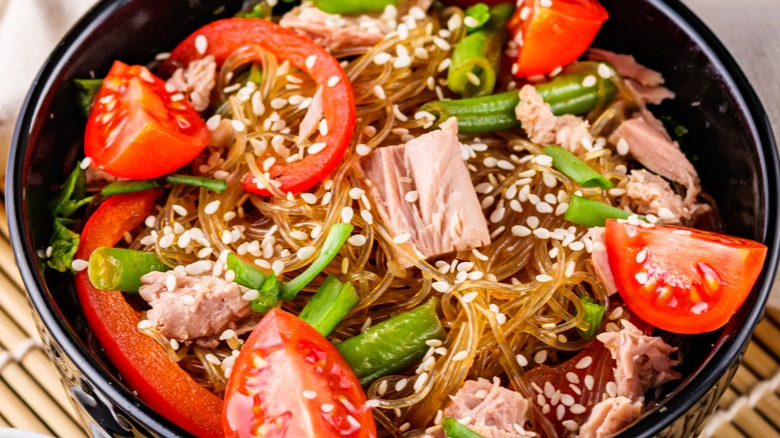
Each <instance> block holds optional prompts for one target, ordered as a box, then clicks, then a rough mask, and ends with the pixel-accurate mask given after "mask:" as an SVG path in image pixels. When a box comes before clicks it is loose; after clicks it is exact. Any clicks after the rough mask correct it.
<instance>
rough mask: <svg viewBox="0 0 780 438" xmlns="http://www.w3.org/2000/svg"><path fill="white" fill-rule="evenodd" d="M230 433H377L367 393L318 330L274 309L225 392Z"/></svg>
mask: <svg viewBox="0 0 780 438" xmlns="http://www.w3.org/2000/svg"><path fill="white" fill-rule="evenodd" d="M224 409H225V410H224V415H223V424H224V432H225V436H227V437H255V436H263V437H269V438H273V437H284V436H287V437H300V438H306V437H320V438H330V437H334V438H335V437H375V436H376V425H375V424H374V418H373V417H372V415H371V409H370V408H369V407H368V406H366V395H365V393H363V389H362V388H361V387H360V383H359V382H358V379H357V377H355V374H354V373H353V372H352V369H350V367H349V365H348V364H347V362H346V361H345V360H344V358H343V357H341V355H340V354H339V352H338V350H336V347H334V346H333V344H331V343H330V342H329V341H328V340H327V339H325V337H324V336H322V335H321V334H320V333H319V332H317V330H315V329H314V328H312V327H311V326H310V325H309V324H307V323H305V322H304V321H302V320H301V319H299V318H298V317H296V316H294V315H291V314H289V313H287V312H284V311H282V310H280V309H273V310H271V311H270V312H268V314H266V316H265V317H263V319H262V320H261V321H260V323H259V324H258V325H257V326H256V327H255V329H254V331H253V332H252V334H251V335H250V336H249V338H248V339H247V341H246V343H245V344H244V346H243V347H242V348H241V354H239V356H238V359H237V360H236V363H235V365H234V366H233V371H232V372H231V375H230V380H229V381H228V387H227V390H226V392H225V407H224Z"/></svg>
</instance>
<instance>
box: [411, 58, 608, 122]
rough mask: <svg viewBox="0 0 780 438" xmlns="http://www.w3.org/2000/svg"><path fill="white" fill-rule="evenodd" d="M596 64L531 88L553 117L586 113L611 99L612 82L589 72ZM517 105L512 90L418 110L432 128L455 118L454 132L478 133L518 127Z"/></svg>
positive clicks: (583, 64)
mask: <svg viewBox="0 0 780 438" xmlns="http://www.w3.org/2000/svg"><path fill="white" fill-rule="evenodd" d="M597 65H598V64H597V63H591V62H588V63H581V65H580V68H578V69H576V71H573V72H571V73H564V74H561V75H559V76H557V77H555V78H554V79H552V80H551V81H549V82H544V83H539V84H535V85H534V88H536V91H537V92H538V93H539V94H540V95H541V96H542V99H544V101H545V103H547V104H548V105H550V109H551V110H552V112H553V114H555V115H556V116H560V115H563V114H574V115H582V114H586V113H588V112H589V111H591V110H593V109H594V108H597V107H599V106H601V105H604V104H605V103H607V102H609V101H611V100H612V99H613V98H614V97H615V85H614V84H613V83H612V80H611V79H610V78H609V77H607V78H604V77H601V76H598V75H593V74H592V73H591V71H596V70H598V68H597ZM588 76H593V79H594V81H585V78H586V77H588ZM591 82H592V83H591ZM519 102H520V96H519V93H518V92H517V91H514V90H513V91H506V92H503V93H498V94H493V95H490V96H482V97H474V98H470V99H460V100H439V101H434V102H428V103H426V104H425V105H423V106H422V107H421V108H420V111H426V112H428V113H430V114H432V115H433V116H434V117H435V126H437V125H438V124H439V123H443V122H444V121H445V120H447V119H449V118H450V117H456V118H457V119H458V132H461V133H463V134H479V133H483V132H492V131H497V130H506V129H514V128H519V127H520V122H519V121H518V120H517V117H516V116H515V108H516V107H517V104H518V103H519Z"/></svg>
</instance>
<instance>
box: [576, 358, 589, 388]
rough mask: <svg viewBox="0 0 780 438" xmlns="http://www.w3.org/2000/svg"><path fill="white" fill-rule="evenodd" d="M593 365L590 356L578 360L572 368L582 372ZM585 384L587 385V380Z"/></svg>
mask: <svg viewBox="0 0 780 438" xmlns="http://www.w3.org/2000/svg"><path fill="white" fill-rule="evenodd" d="M592 363H593V358H592V357H590V356H585V357H583V358H582V359H580V360H579V361H578V362H577V364H576V365H574V368H577V369H578V370H584V369H585V368H587V367H589V366H590V365H591V364H592ZM585 383H586V384H587V378H586V381H585Z"/></svg>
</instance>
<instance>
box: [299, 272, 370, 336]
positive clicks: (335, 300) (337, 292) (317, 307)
mask: <svg viewBox="0 0 780 438" xmlns="http://www.w3.org/2000/svg"><path fill="white" fill-rule="evenodd" d="M358 301H360V297H359V296H358V294H357V291H356V290H355V286H353V285H352V283H349V282H347V283H344V284H342V283H341V282H340V281H339V279H338V278H337V277H336V276H334V275H328V278H326V279H325V281H324V282H323V283H322V284H321V285H320V287H319V289H317V292H316V293H315V294H314V295H313V296H312V297H311V300H309V303H308V304H306V307H304V308H303V310H302V311H301V314H300V315H298V317H299V318H301V319H302V320H304V321H306V322H307V323H309V325H310V326H312V327H314V328H315V329H316V330H317V331H318V332H320V333H322V335H323V336H328V335H330V334H331V332H333V329H335V328H336V326H337V325H338V323H339V322H341V320H342V319H344V317H345V316H347V313H349V311H350V310H352V308H353V307H355V305H356V304H357V303H358Z"/></svg>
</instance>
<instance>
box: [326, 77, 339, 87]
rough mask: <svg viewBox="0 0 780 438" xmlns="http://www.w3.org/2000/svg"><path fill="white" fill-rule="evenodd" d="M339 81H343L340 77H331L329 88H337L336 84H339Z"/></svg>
mask: <svg viewBox="0 0 780 438" xmlns="http://www.w3.org/2000/svg"><path fill="white" fill-rule="evenodd" d="M339 81H341V78H340V77H338V76H331V77H329V78H328V86H329V87H335V86H336V84H338V83H339Z"/></svg>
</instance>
